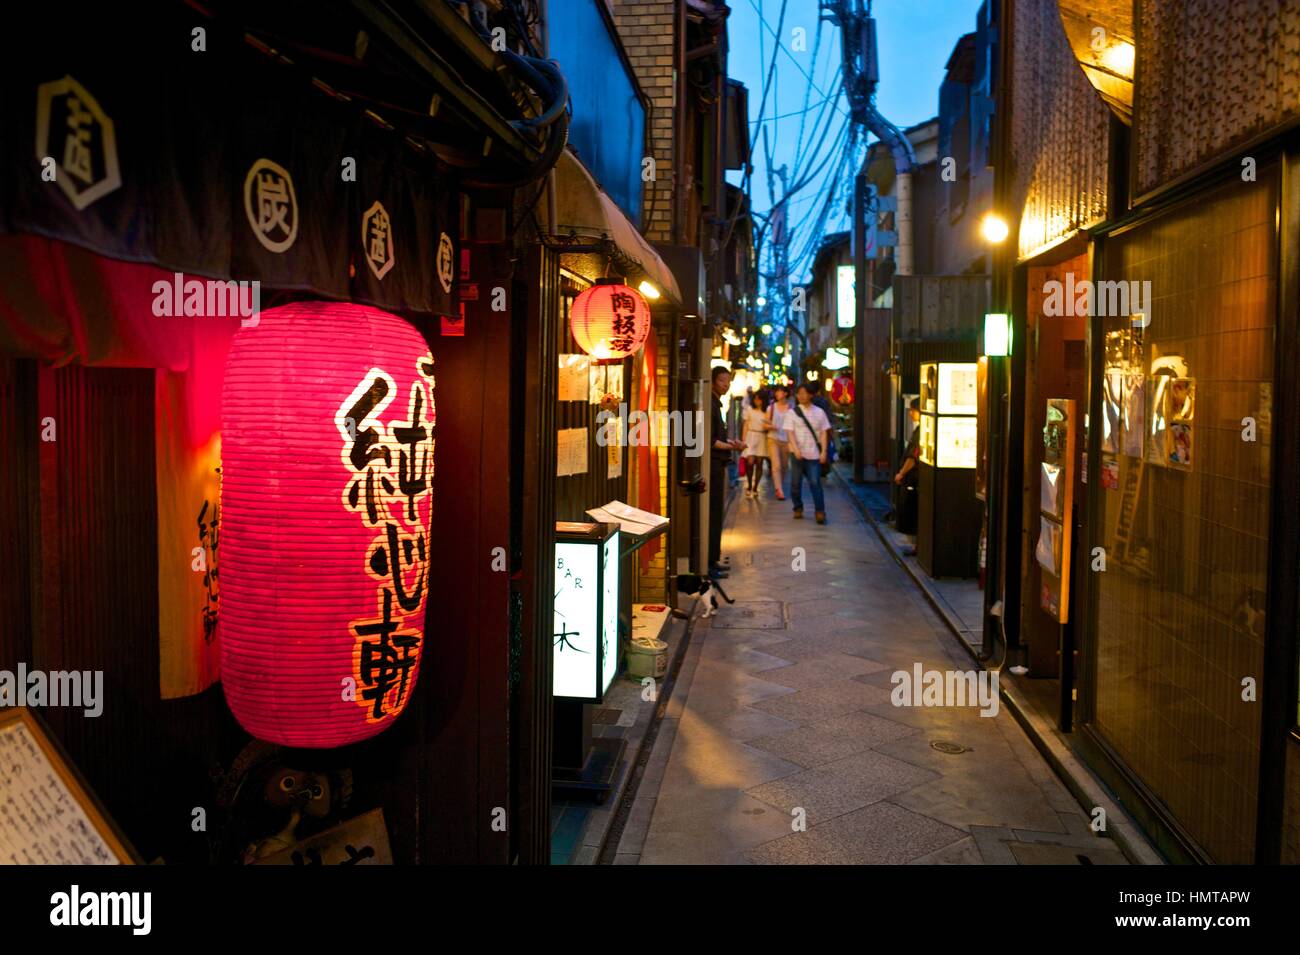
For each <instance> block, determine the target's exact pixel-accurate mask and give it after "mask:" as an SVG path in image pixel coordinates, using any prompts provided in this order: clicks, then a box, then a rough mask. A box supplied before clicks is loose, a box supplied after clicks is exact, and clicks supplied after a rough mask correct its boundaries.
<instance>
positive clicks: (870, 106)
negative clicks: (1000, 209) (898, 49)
mask: <svg viewBox="0 0 1300 955" xmlns="http://www.w3.org/2000/svg"><path fill="white" fill-rule="evenodd" d="M835 19H836V21H837V22H838V23H839V25H840V36H841V37H842V41H841V42H842V43H843V52H842V58H843V62H844V64H845V67H844V69H845V86H846V87H847V90H848V94H849V105H850V108H851V109H852V111H853V121H854V122H855V123H857V124H858V125H860V126H865V127H866V128H867V130H869V131H870V132H871V133H872V134H874V135H875V137H876V138H877V139H879V140H880V141H881V142H882V143H884V144H885V145H886V146H887V147H888V148H889V152H890V155H891V156H892V157H893V159H894V177H895V187H894V195H895V198H896V199H897V200H898V209H897V211H896V212H895V213H894V228H895V230H896V231H897V234H898V237H897V240H896V241H897V244H896V245H895V246H894V274H895V275H911V274H912V273H913V269H914V266H915V262H914V256H913V249H914V244H913V240H912V174H913V172H914V171H915V169H916V152H915V150H913V149H912V142H911V140H909V139H908V138H907V137H906V136H905V135H903V133H902V131H901V130H900V129H899V128H898V127H897V126H895V125H894V124H893V123H891V122H890V121H889V120H888V119H886V118H885V117H884V115H883V114H881V112H880V110H879V109H877V108H876V87H877V86H878V85H879V83H880V68H879V65H878V62H877V59H876V21H875V18H873V17H871V16H870V15H869V7H868V10H866V11H864V10H863V9H862V3H861V0H855V6H854V9H853V10H852V11H851V10H850V9H849V5H848V2H847V0H840V3H839V4H838V5H837V7H836V16H835ZM858 63H861V66H860V67H858V66H856V64H858ZM870 162H871V152H870V150H868V151H867V153H866V155H864V156H863V157H862V167H861V168H860V169H859V170H858V175H857V178H856V179H855V181H854V182H855V188H854V202H853V236H854V247H855V252H854V256H853V265H854V280H855V287H856V288H857V290H858V291H857V293H856V294H855V295H854V298H855V300H856V301H855V308H854V311H855V312H856V318H857V327H856V328H855V329H854V354H855V357H856V362H857V367H856V368H855V370H854V377H855V379H856V380H857V387H858V393H859V394H861V395H865V394H866V388H865V385H866V375H867V369H866V368H865V367H864V366H863V365H862V357H863V356H865V355H866V354H867V351H868V348H867V344H868V341H867V337H868V336H867V328H866V314H867V308H868V307H869V305H870V300H869V298H868V296H869V294H870V291H871V289H870V285H869V280H868V272H867V261H866V256H865V249H863V243H864V242H865V240H866V221H867V220H866V217H867V216H868V215H869V214H870V213H869V211H868V210H867V208H866V205H867V203H866V199H867V184H868V183H869V182H870V179H869V176H868V174H869V171H870V170H869V166H870ZM897 353H898V350H897V346H896V344H895V342H894V327H893V322H890V328H889V361H890V380H891V382H894V381H897V370H896V369H895V368H894V367H893V362H894V356H895V355H896V354H897ZM892 390H894V389H892V388H891V391H892ZM864 406H865V401H863V400H859V401H857V402H855V403H854V408H853V433H854V442H855V449H854V455H853V458H854V464H853V479H854V480H855V481H863V480H865V479H866V476H865V466H866V462H865V461H864V460H863V456H864V453H865V447H864V445H865V443H866V435H867V421H866V415H867V409H866V408H865V407H864ZM890 413H891V414H892V415H893V416H894V419H895V421H896V422H897V421H898V419H899V417H900V409H899V408H891V409H890ZM896 452H897V448H896V447H895V446H891V451H890V464H891V470H892V466H893V465H894V463H895V461H894V457H895V454H896Z"/></svg>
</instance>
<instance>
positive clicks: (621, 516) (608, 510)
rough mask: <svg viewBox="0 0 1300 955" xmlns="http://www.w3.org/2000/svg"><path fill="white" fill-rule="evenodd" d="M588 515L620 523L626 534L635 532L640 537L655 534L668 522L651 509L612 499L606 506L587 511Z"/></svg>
mask: <svg viewBox="0 0 1300 955" xmlns="http://www.w3.org/2000/svg"><path fill="white" fill-rule="evenodd" d="M587 515H588V516H589V517H590V518H591V519H592V520H595V521H600V522H602V523H607V524H618V525H619V530H621V531H622V532H623V533H624V534H634V535H636V536H638V537H644V536H645V535H647V534H653V533H654V532H655V531H657V530H658V529H659V528H661V527H663V526H664V525H665V524H667V523H668V518H666V517H660V516H659V515H658V514H651V513H650V512H649V511H643V510H641V509H640V508H637V507H633V506H632V505H630V504H624V503H623V502H622V501H610V502H609V503H608V504H606V505H605V506H604V507H594V508H592V509H591V510H589V511H588V512H587Z"/></svg>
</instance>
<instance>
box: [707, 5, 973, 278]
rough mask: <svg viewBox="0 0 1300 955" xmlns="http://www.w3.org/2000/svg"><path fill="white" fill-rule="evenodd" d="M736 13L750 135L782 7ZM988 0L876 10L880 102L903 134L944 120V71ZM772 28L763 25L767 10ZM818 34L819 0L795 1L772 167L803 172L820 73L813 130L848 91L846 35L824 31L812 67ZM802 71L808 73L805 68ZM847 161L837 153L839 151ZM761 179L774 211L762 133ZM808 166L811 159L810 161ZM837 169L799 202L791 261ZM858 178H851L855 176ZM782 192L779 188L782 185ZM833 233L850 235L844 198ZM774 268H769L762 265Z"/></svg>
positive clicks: (776, 94) (735, 51)
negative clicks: (801, 37)
mask: <svg viewBox="0 0 1300 955" xmlns="http://www.w3.org/2000/svg"><path fill="white" fill-rule="evenodd" d="M727 2H728V5H729V6H730V7H731V16H730V18H729V20H728V32H729V38H730V57H729V60H728V72H729V74H730V75H731V76H732V77H733V78H734V79H738V80H740V81H741V82H742V83H744V84H745V85H746V86H747V87H748V88H749V118H750V127H749V128H750V133H751V135H754V134H755V131H756V130H757V129H758V126H757V124H756V123H755V121H756V120H757V119H758V116H759V104H760V101H761V99H762V95H763V81H764V78H765V76H766V73H767V68H768V64H769V62H770V58H771V55H772V49H773V44H774V37H773V35H772V34H773V31H775V30H776V27H777V20H778V16H779V15H780V12H781V0H727ZM979 5H980V0H875V2H874V4H873V9H872V13H873V14H874V16H875V18H876V36H877V42H878V44H879V50H880V87H879V90H878V93H877V96H876V103H877V105H878V106H879V107H880V110H881V112H883V113H884V115H885V116H886V117H887V118H888V119H889V120H890V121H891V122H893V123H895V124H896V125H898V126H899V127H906V126H911V125H913V124H915V123H918V122H921V121H922V120H925V119H928V118H930V117H932V116H934V115H935V114H936V112H937V111H938V103H939V83H940V82H941V81H942V79H943V68H944V64H945V63H947V62H948V57H949V55H950V54H951V53H952V49H953V46H954V45H955V44H956V42H957V40H958V38H960V37H961V36H962V34H964V33H969V32H971V31H972V30H974V29H975V14H976V11H977V10H978V9H979ZM760 9H761V10H762V17H763V20H765V21H766V23H767V26H762V25H761V23H760V18H759V10H760ZM796 27H802V28H803V29H804V30H805V31H806V37H807V50H805V51H803V52H794V50H793V48H794V45H795V44H794V42H793V37H794V32H793V31H794V30H795V28H796ZM817 29H818V4H817V0H788V3H787V7H786V14H785V23H784V25H783V26H782V27H781V43H782V45H783V46H784V47H785V51H784V52H781V53H779V54H778V59H777V66H776V74H775V82H774V83H773V86H772V89H771V90H770V91H769V93H768V101H767V105H766V108H765V109H764V110H763V117H764V120H765V125H766V126H767V127H768V130H767V132H768V137H769V141H770V142H771V143H772V146H773V160H772V164H773V167H779V166H780V165H781V164H782V163H785V164H786V165H787V166H789V167H790V168H791V169H794V168H795V166H796V149H797V147H798V145H799V142H800V136H799V123H800V118H801V117H800V115H799V113H800V111H801V110H802V107H803V104H804V96H805V92H806V91H807V90H808V87H809V82H810V81H809V78H808V76H806V75H805V73H806V74H810V75H811V78H812V79H811V82H812V83H813V89H812V91H811V95H810V96H809V103H810V105H811V106H813V107H814V108H810V109H809V111H808V113H807V123H808V126H809V127H811V124H812V122H813V121H814V120H815V119H816V117H817V113H818V109H816V108H815V107H816V104H818V103H819V102H820V101H821V100H823V99H824V95H823V94H838V92H839V86H840V35H839V29H838V28H837V27H835V26H834V25H833V24H831V23H830V22H829V21H827V22H824V23H822V24H821V30H822V34H821V50H820V52H819V53H818V55H817V59H816V63H815V64H814V63H813V48H814V45H815V38H816V36H817ZM801 67H802V70H801V69H800V68H801ZM847 115H848V108H847V105H846V104H845V102H844V100H843V98H842V97H841V98H840V100H839V114H838V115H837V116H836V118H835V123H834V126H833V127H832V128H831V129H830V132H829V134H828V137H827V140H826V145H825V146H823V149H822V152H821V153H820V154H819V157H821V156H825V155H827V154H828V153H830V152H831V150H830V144H831V142H832V141H833V140H834V138H835V134H836V132H837V131H838V130H839V127H840V125H841V124H843V123H845V122H847ZM811 139H812V130H811V128H807V129H805V131H804V134H803V140H804V142H805V149H807V148H809V147H810V146H811V145H812V143H811V142H810V140H811ZM837 155H838V153H837ZM753 163H754V174H753V179H752V185H751V194H752V196H753V202H754V209H755V210H757V211H760V212H766V211H767V209H768V208H769V207H770V206H771V202H770V201H769V199H768V187H767V166H766V161H765V158H764V154H763V140H762V136H761V133H759V134H758V137H757V140H756V144H755V147H754V157H753ZM801 163H802V165H803V166H804V167H805V168H808V167H809V166H810V165H811V161H810V160H809V159H808V157H804V158H803V159H802V160H801ZM835 165H836V158H835V157H832V158H831V160H830V162H829V163H828V164H827V167H826V169H825V170H824V171H822V172H821V173H820V174H819V175H818V176H817V177H816V178H815V179H814V180H813V181H812V183H811V184H810V185H809V186H808V187H806V188H805V189H804V190H802V191H801V192H800V193H799V194H798V196H797V197H796V198H795V199H794V200H792V202H791V206H790V213H789V215H790V226H791V229H792V230H793V231H792V235H793V240H792V243H791V257H792V260H793V259H794V257H795V256H797V255H798V253H799V252H800V250H801V249H804V248H810V244H809V242H808V240H809V239H811V238H812V237H813V230H814V220H815V218H816V213H817V212H818V210H819V209H820V207H821V205H822V201H823V200H824V198H825V194H826V191H827V189H828V188H829V180H830V177H831V175H832V172H833V170H834V167H835ZM850 175H851V174H850ZM728 179H729V180H730V181H731V182H733V183H736V184H739V182H740V180H741V174H740V173H729V174H728ZM776 193H777V195H778V197H779V195H780V184H779V182H778V183H777V185H776ZM825 228H826V231H836V230H837V229H843V228H847V219H846V218H845V217H844V215H843V204H842V201H841V200H840V199H837V200H836V202H835V206H834V208H833V210H832V213H831V215H830V217H829V219H828V221H827V224H826V227H825ZM811 263H812V258H811V254H808V255H806V256H805V257H804V258H803V259H802V260H801V261H799V262H795V261H792V262H791V265H792V267H793V275H792V278H793V279H794V280H795V281H802V280H804V279H805V278H807V275H806V271H807V268H808V267H809V266H810V265H811ZM763 268H764V270H766V269H767V264H766V262H765V263H764V265H763Z"/></svg>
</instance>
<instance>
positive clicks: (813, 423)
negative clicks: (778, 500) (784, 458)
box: [786, 385, 831, 524]
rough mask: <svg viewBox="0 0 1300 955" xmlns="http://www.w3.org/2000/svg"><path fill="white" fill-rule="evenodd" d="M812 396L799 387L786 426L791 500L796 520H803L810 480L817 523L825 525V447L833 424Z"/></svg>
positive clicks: (806, 388)
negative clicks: (806, 483)
mask: <svg viewBox="0 0 1300 955" xmlns="http://www.w3.org/2000/svg"><path fill="white" fill-rule="evenodd" d="M812 398H813V396H812V392H811V391H810V390H809V389H808V386H807V385H800V386H799V390H798V391H797V392H795V401H796V404H795V406H794V409H793V413H792V414H791V416H790V418H789V419H787V422H786V431H787V433H788V434H789V436H790V500H791V501H792V502H793V503H794V516H795V519H796V520H800V519H802V518H803V479H804V477H805V476H807V478H808V484H809V486H810V487H811V488H812V496H813V504H814V506H815V507H816V509H817V523H818V524H825V523H826V496H825V494H824V493H823V491H822V468H824V467H825V466H826V463H827V455H826V446H827V441H828V440H829V437H830V431H831V423H830V419H828V418H827V417H826V412H824V411H822V409H821V408H818V407H817V406H816V405H815V404H813V403H812Z"/></svg>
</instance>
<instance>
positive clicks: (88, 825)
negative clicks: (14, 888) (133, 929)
mask: <svg viewBox="0 0 1300 955" xmlns="http://www.w3.org/2000/svg"><path fill="white" fill-rule="evenodd" d="M120 861H121V860H120V859H118V858H117V856H116V854H115V853H114V852H113V850H112V848H111V847H110V846H109V845H108V843H107V842H105V841H104V837H103V836H102V835H100V832H99V830H98V829H96V828H95V825H94V823H92V822H91V820H90V817H89V816H87V815H86V812H85V810H84V809H82V807H81V804H80V803H79V802H78V801H77V799H76V797H74V796H73V794H72V792H71V790H69V789H68V787H67V785H66V784H65V783H64V781H63V779H62V778H61V777H60V776H59V773H58V770H57V769H55V767H54V765H53V764H52V763H51V762H50V760H49V759H48V758H47V756H46V753H45V751H44V750H43V749H42V748H41V746H40V744H39V743H38V742H37V741H36V738H35V737H34V736H33V735H32V733H31V731H30V730H29V729H28V728H27V726H26V724H25V723H23V722H22V721H21V720H14V721H13V722H10V723H8V724H7V725H3V726H0V865H49V864H69V865H117V864H119V863H120Z"/></svg>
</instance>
